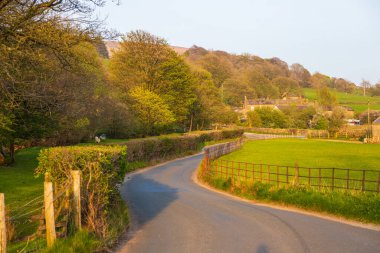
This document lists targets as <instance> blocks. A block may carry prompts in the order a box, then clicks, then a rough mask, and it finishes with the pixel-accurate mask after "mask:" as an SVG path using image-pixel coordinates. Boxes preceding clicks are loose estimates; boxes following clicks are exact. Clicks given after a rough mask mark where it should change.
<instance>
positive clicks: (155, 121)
mask: <svg viewBox="0 0 380 253" xmlns="http://www.w3.org/2000/svg"><path fill="white" fill-rule="evenodd" d="M129 96H130V97H131V99H132V109H133V110H134V113H135V114H136V115H137V117H138V118H139V120H140V122H141V123H142V124H143V129H145V132H146V134H152V133H154V130H155V129H157V128H160V127H164V126H167V125H169V124H171V123H173V122H174V121H175V119H174V115H173V113H172V112H171V111H170V110H169V106H168V105H167V104H166V103H165V102H164V100H163V99H162V98H161V97H160V96H158V95H157V94H155V93H154V92H151V91H149V90H145V89H143V88H141V87H135V88H133V89H132V90H131V91H130V93H129Z"/></svg>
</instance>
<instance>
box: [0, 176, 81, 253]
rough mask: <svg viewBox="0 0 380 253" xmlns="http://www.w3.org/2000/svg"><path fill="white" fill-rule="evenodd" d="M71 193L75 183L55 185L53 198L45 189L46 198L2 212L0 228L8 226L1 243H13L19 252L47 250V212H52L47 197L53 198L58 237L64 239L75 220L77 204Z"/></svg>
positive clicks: (38, 198) (70, 181)
mask: <svg viewBox="0 0 380 253" xmlns="http://www.w3.org/2000/svg"><path fill="white" fill-rule="evenodd" d="M45 180H46V179H45ZM45 183H46V181H45ZM51 185H53V183H51ZM72 189H73V180H72V178H68V179H67V180H66V181H65V182H63V183H55V184H54V187H51V192H50V194H49V193H47V190H46V188H45V189H44V194H42V195H38V196H36V197H34V198H33V199H31V200H29V201H27V202H26V203H24V204H22V205H20V206H18V207H15V208H13V207H12V204H11V205H7V206H6V207H5V208H3V209H4V211H3V212H4V215H3V216H2V215H1V213H2V210H0V224H1V223H2V222H3V223H5V226H4V227H5V232H3V233H4V235H5V236H3V237H5V238H3V237H2V236H0V237H1V238H0V243H4V241H5V243H6V242H10V243H11V245H12V244H13V245H21V246H20V248H18V249H17V252H37V251H39V250H42V249H44V248H46V242H45V241H44V237H46V235H47V233H48V228H47V219H46V218H47V215H46V210H48V209H49V208H47V205H48V204H47V203H48V202H47V199H46V198H47V197H50V198H51V202H50V203H51V205H50V206H51V210H53V211H52V213H53V215H52V217H53V219H54V233H55V237H65V236H66V235H67V233H68V231H69V226H70V221H71V219H72V218H71V213H72V205H71V203H73V201H74V194H73V191H72ZM47 194H48V195H49V196H47ZM3 196H4V194H3ZM3 198H4V197H3ZM0 206H1V203H0ZM0 209H1V208H0ZM0 230H1V228H0ZM1 232H2V231H0V234H1ZM36 239H41V240H36ZM4 247H5V246H4ZM1 249H2V247H0V252H2V251H1Z"/></svg>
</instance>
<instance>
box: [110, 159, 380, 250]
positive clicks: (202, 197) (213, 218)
mask: <svg viewBox="0 0 380 253" xmlns="http://www.w3.org/2000/svg"><path fill="white" fill-rule="evenodd" d="M201 159H202V155H198V156H193V157H189V158H185V159H182V160H177V161H173V162H170V163H167V164H166V165H161V166H158V167H156V168H153V169H150V170H146V171H142V172H138V173H136V174H132V175H130V176H128V177H129V178H128V179H126V182H125V183H124V184H123V185H122V187H121V191H122V195H123V197H124V198H125V200H126V201H127V202H128V205H129V209H130V212H131V218H132V224H131V227H130V229H129V232H128V235H127V239H126V242H125V243H124V244H123V245H121V246H120V247H119V248H118V249H117V250H116V252H136V253H140V252H154V253H161V252H162V253H171V252H173V253H181V252H192V253H198V252H199V253H203V252H218V253H219V252H233V253H237V252H254V253H256V252H257V253H266V252H292V253H293V252H334V253H335V252H345V253H347V252H363V253H364V252H380V232H379V231H376V230H370V229H366V228H360V227H355V226H351V225H347V224H343V223H339V222H335V221H331V220H327V219H323V218H318V217H315V216H311V215H306V214H301V213H297V212H292V211H287V210H279V209H274V208H270V207H266V206H260V205H255V204H251V203H248V202H244V201H240V200H238V199H235V198H232V197H229V196H226V195H223V194H220V193H217V192H213V191H210V190H208V189H205V188H203V187H201V186H199V185H197V184H196V183H194V182H193V180H192V179H191V178H192V174H193V172H194V171H195V170H196V168H197V166H198V164H199V163H200V161H201Z"/></svg>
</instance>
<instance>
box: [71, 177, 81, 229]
mask: <svg viewBox="0 0 380 253" xmlns="http://www.w3.org/2000/svg"><path fill="white" fill-rule="evenodd" d="M71 176H72V177H73V204H74V208H73V210H74V223H75V227H76V228H77V229H79V230H80V229H82V216H81V203H80V181H81V172H80V171H79V170H72V171H71Z"/></svg>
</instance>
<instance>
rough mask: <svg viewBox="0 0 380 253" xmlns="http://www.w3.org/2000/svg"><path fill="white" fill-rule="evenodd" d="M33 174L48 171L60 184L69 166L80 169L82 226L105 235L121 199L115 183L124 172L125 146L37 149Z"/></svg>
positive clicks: (118, 181) (98, 234) (101, 236)
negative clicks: (111, 214) (38, 153)
mask: <svg viewBox="0 0 380 253" xmlns="http://www.w3.org/2000/svg"><path fill="white" fill-rule="evenodd" d="M38 161H39V165H38V168H37V169H36V175H38V176H40V175H43V174H45V173H46V172H48V173H49V174H50V176H51V179H52V180H53V181H54V182H55V183H57V184H62V183H64V182H66V181H67V180H70V178H71V175H70V170H80V171H81V172H82V194H83V200H84V201H83V202H82V208H83V210H82V213H83V214H85V215H84V219H83V220H84V221H85V226H86V227H87V229H88V230H89V231H91V232H94V233H95V234H96V235H97V236H99V237H100V238H107V237H108V234H109V231H110V229H111V228H110V226H109V222H108V220H109V218H110V216H109V215H110V212H111V210H112V208H114V206H115V205H117V204H119V203H121V202H122V201H121V199H120V196H119V191H118V188H117V185H118V183H120V182H121V180H122V179H123V176H124V172H125V170H126V168H125V162H126V147H120V146H87V147H56V148H49V149H44V150H41V152H40V155H39V157H38Z"/></svg>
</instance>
